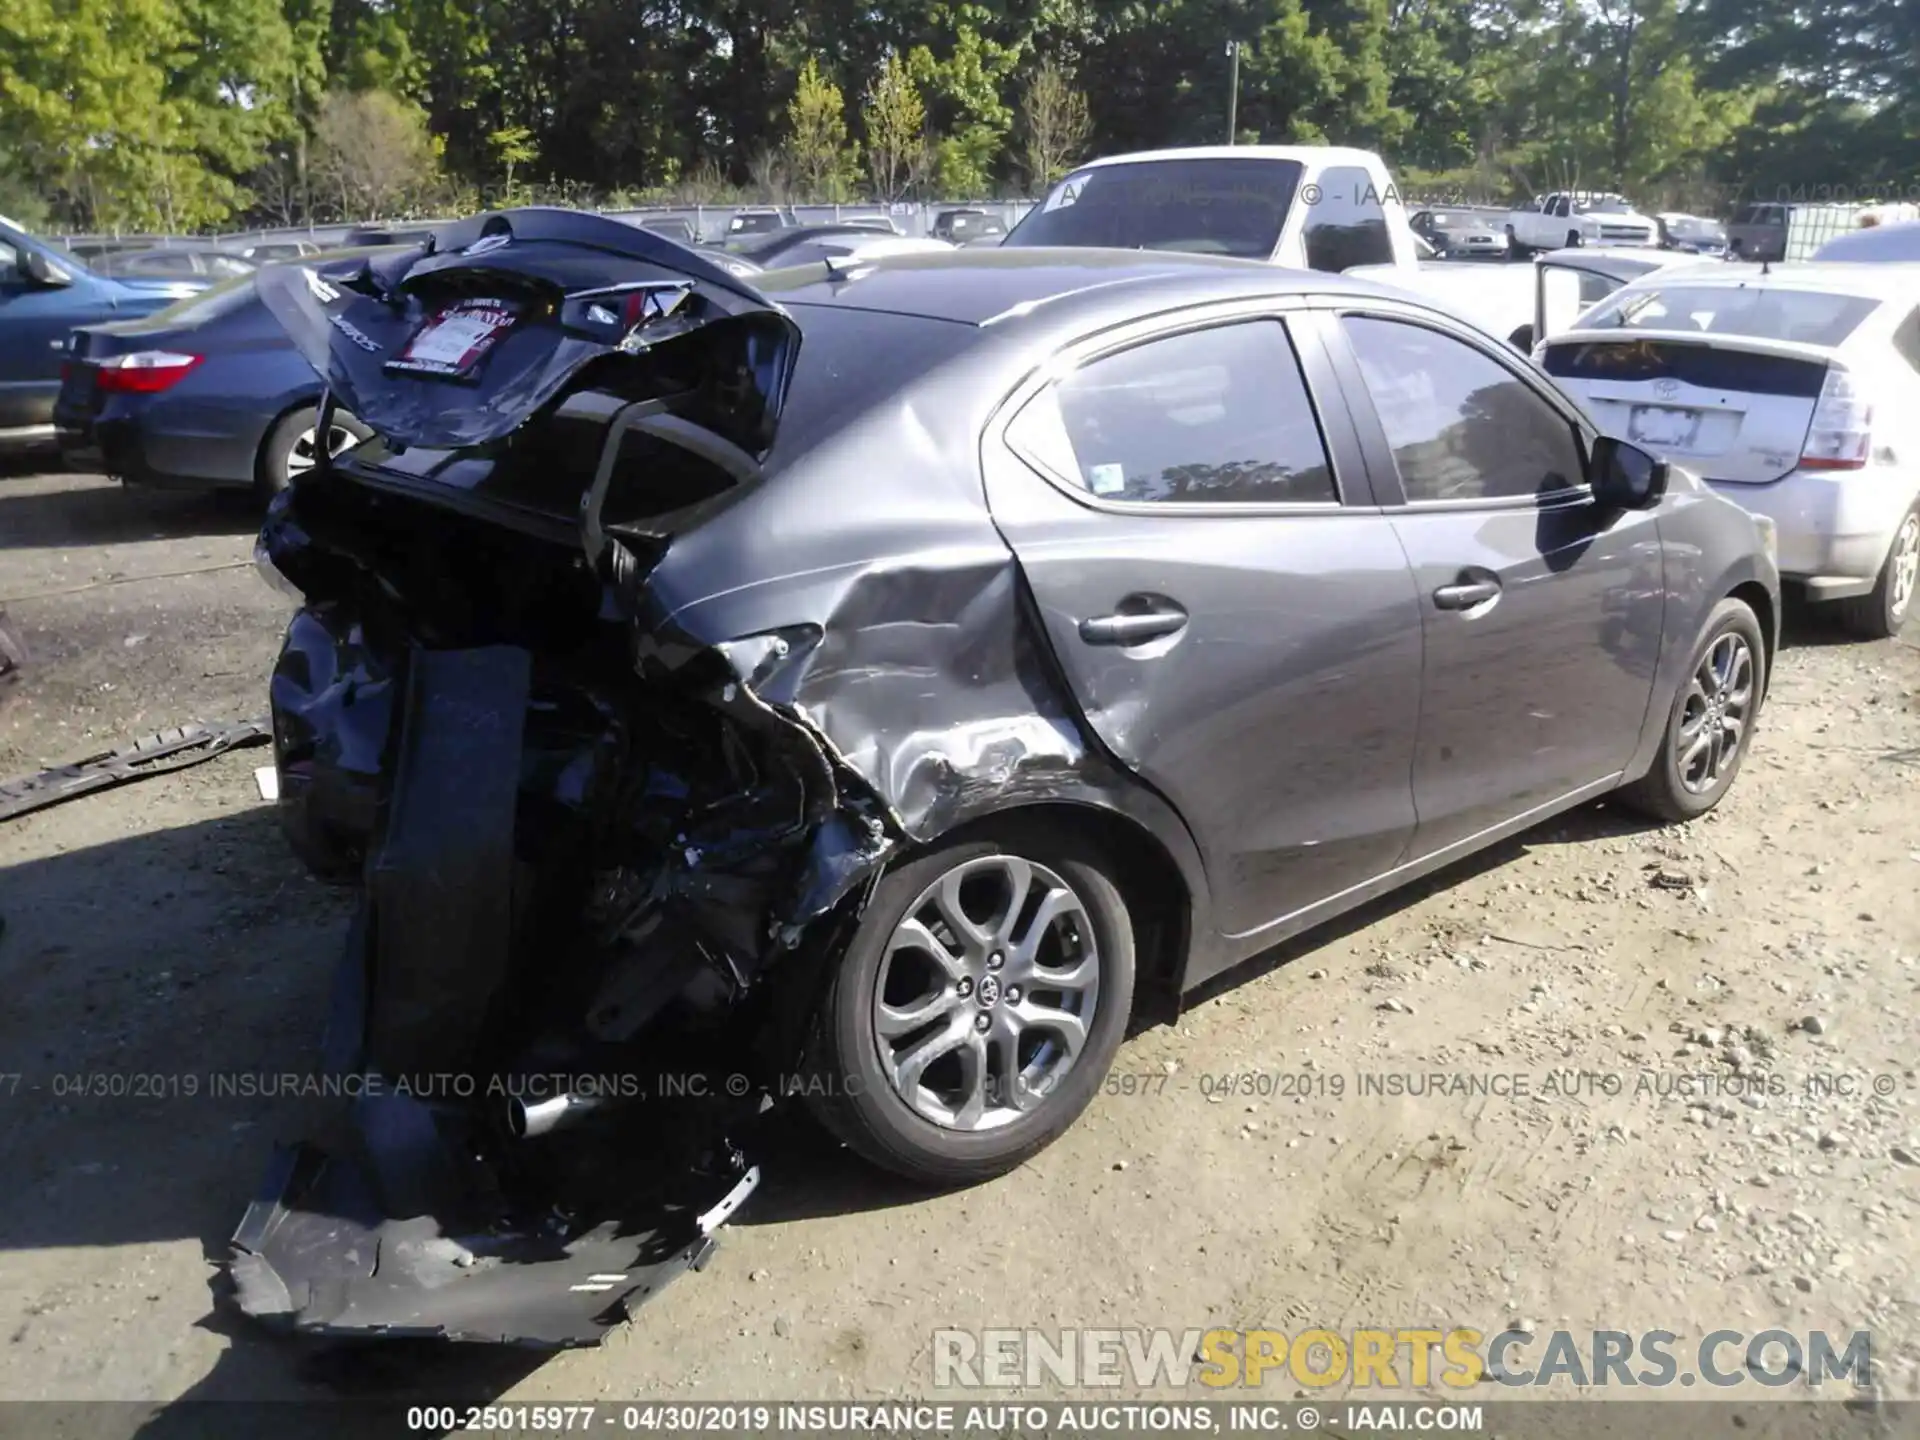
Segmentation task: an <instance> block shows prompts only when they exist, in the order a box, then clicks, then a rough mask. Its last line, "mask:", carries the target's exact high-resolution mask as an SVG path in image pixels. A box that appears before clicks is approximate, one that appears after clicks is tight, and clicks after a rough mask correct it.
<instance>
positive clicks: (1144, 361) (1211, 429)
mask: <svg viewBox="0 0 1920 1440" xmlns="http://www.w3.org/2000/svg"><path fill="white" fill-rule="evenodd" d="M1008 439H1009V442H1010V443H1012V445H1013V446H1014V448H1015V449H1016V450H1019V451H1020V452H1022V453H1023V454H1024V455H1026V456H1028V457H1030V458H1031V459H1032V460H1034V461H1037V462H1038V463H1039V465H1040V466H1041V467H1042V468H1043V469H1045V470H1046V471H1049V472H1051V473H1053V474H1054V475H1056V476H1058V477H1060V478H1061V479H1062V480H1070V481H1072V482H1074V483H1075V484H1076V485H1077V486H1078V487H1080V488H1082V489H1084V490H1085V491H1086V493H1087V494H1089V495H1091V496H1093V497H1095V498H1097V499H1103V500H1116V501H1127V502H1133V503H1139V502H1158V503H1163V504H1164V503H1175V504H1215V505H1300V504H1307V505H1333V504H1337V503H1339V495H1338V494H1337V493H1336V491H1335V488H1334V483H1333V472H1332V469H1331V467H1330V466H1329V464H1328V460H1327V452H1326V446H1325V442H1324V441H1323V439H1322V437H1321V434H1320V427H1319V421H1318V419H1317V418H1316V416H1315V414H1314V410H1313V404H1312V401H1311V400H1310V399H1309V398H1308V395H1307V389H1306V382H1305V379H1304V378H1303V376H1302V375H1301V372H1300V363H1299V360H1298V359H1297V357H1296V356H1295V354H1294V351H1293V346H1292V344H1291V343H1290V341H1289V338H1288V335H1287V331H1286V328H1285V326H1284V325H1282V324H1281V322H1279V321H1277V320H1251V321H1243V322H1236V323H1232V324H1226V325H1215V326H1211V327H1208V328H1206V329H1201V330H1190V331H1186V332H1183V333H1180V334H1175V335H1169V336H1164V337H1160V338H1157V339H1153V340H1148V341H1144V342H1142V343H1141V344H1138V345H1134V346H1131V347H1129V348H1127V349H1125V350H1120V351H1118V352H1116V353H1114V354H1111V355H1105V356H1102V357H1100V358H1098V359H1095V360H1092V361H1089V362H1088V363H1087V364H1085V365H1082V366H1080V367H1079V368H1078V369H1076V370H1075V371H1073V372H1072V373H1071V374H1070V375H1068V376H1067V377H1066V378H1064V379H1062V380H1061V381H1060V382H1059V383H1058V384H1056V385H1055V386H1053V387H1052V388H1051V389H1050V390H1049V391H1044V392H1042V393H1041V394H1040V395H1038V396H1035V397H1034V399H1033V401H1031V402H1030V403H1029V404H1028V405H1027V407H1026V408H1025V409H1024V410H1023V411H1022V412H1021V413H1020V416H1019V418H1018V419H1017V420H1015V422H1014V425H1013V427H1012V428H1011V429H1010V430H1009V432H1008Z"/></svg>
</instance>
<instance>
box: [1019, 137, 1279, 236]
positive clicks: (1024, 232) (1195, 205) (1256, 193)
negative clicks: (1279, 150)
mask: <svg viewBox="0 0 1920 1440" xmlns="http://www.w3.org/2000/svg"><path fill="white" fill-rule="evenodd" d="M1299 183H1300V165H1299V163H1298V162H1296V161H1293V160H1257V159H1246V160H1238V159H1232V160H1229V159H1218V160H1137V161H1129V162H1127V163H1125V164H1120V165H1102V166H1099V167H1098V168H1096V169H1092V170H1082V171H1080V172H1079V173H1077V174H1074V175H1069V176H1068V177H1067V178H1066V179H1065V180H1062V181H1061V182H1060V183H1059V184H1058V185H1056V186H1055V187H1054V188H1053V190H1052V191H1051V192H1049V194H1048V195H1047V198H1046V200H1045V201H1044V202H1043V203H1042V204H1041V205H1040V206H1039V207H1038V208H1037V209H1034V210H1032V211H1030V212H1029V213H1028V214H1027V216H1026V218H1025V219H1023V220H1022V221H1021V222H1020V223H1019V224H1018V225H1016V226H1014V227H1013V230H1012V231H1011V232H1010V233H1009V234H1008V236H1007V238H1006V239H1005V240H1003V241H1002V242H1001V244H1003V245H1080V246H1084V245H1097V246H1108V247H1112V248H1115V249H1122V250H1185V251H1192V252H1195V253H1198V254H1205V255H1234V256H1239V257H1241V258H1243V259H1249V260H1265V259H1267V258H1268V257H1269V256H1271V255H1272V254H1273V250H1274V247H1275V246H1276V245H1278V244H1279V243H1280V230H1281V227H1282V226H1283V225H1285V224H1286V220H1287V209H1288V207H1289V206H1290V205H1291V204H1292V203H1293V193H1294V190H1295V188H1296V187H1297V186H1298V185H1299Z"/></svg>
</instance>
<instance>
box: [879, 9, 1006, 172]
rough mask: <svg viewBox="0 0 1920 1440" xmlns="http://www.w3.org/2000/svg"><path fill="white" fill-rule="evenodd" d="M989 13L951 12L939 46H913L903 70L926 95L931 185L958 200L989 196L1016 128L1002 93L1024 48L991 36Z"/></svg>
mask: <svg viewBox="0 0 1920 1440" xmlns="http://www.w3.org/2000/svg"><path fill="white" fill-rule="evenodd" d="M992 18H993V17H992V12H990V11H988V10H986V9H985V8H984V7H982V6H979V5H959V6H955V7H953V8H952V11H951V14H950V17H949V25H948V27H947V28H948V31H949V35H948V38H947V40H946V42H945V45H944V50H945V53H944V54H941V55H936V53H935V51H934V49H933V47H931V46H928V45H918V46H915V47H914V49H913V50H911V51H910V52H909V53H908V56H907V68H908V70H909V72H910V73H911V74H912V76H913V78H914V81H915V83H917V84H918V85H919V86H920V87H921V90H922V91H923V92H924V93H925V94H926V95H928V96H929V97H931V99H932V105H931V111H932V122H933V131H934V133H935V134H936V135H937V136H938V137H939V138H938V139H936V140H935V142H934V183H935V184H936V185H938V186H939V187H940V189H941V190H942V191H943V192H944V193H946V194H948V195H951V196H953V197H955V198H956V199H960V198H967V199H971V198H976V197H979V196H984V195H986V194H987V193H989V192H990V191H991V189H992V187H993V176H994V172H995V170H996V169H997V168H998V162H999V161H1000V160H1001V158H1002V157H1003V156H1004V155H1005V153H1006V150H1007V140H1008V136H1009V135H1010V134H1011V132H1012V130H1013V119H1014V115H1013V107H1012V106H1010V105H1008V104H1007V102H1006V99H1005V96H1004V94H1003V91H1004V90H1005V87H1006V85H1007V83H1008V80H1009V77H1011V75H1012V74H1013V71H1014V68H1015V67H1016V66H1017V65H1018V64H1019V63H1020V58H1021V55H1022V54H1023V52H1024V45H1022V44H1020V43H1005V42H1002V41H999V40H995V39H992V38H990V37H989V35H988V33H987V30H986V25H987V24H988V23H989V22H990V21H991V20H992Z"/></svg>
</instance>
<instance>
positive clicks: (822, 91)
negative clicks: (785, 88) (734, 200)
mask: <svg viewBox="0 0 1920 1440" xmlns="http://www.w3.org/2000/svg"><path fill="white" fill-rule="evenodd" d="M846 109H847V107H846V99H845V97H844V96H842V95H841V93H840V87H839V86H838V85H836V84H834V83H833V81H831V80H829V79H828V78H827V77H826V76H824V75H822V74H821V73H820V65H819V62H818V61H816V60H812V59H809V60H808V61H807V63H806V66H805V67H804V68H803V69H802V70H801V71H800V75H799V79H798V82H797V84H796V87H795V89H794V94H793V100H792V101H791V103H789V104H788V106H787V126H788V131H787V159H788V163H789V164H790V165H791V166H792V168H793V177H794V180H795V182H796V183H797V184H798V185H799V186H800V188H801V191H802V193H803V194H804V195H805V196H806V198H808V199H810V200H844V199H846V198H847V197H848V195H849V194H850V193H851V182H852V175H853V167H854V165H855V164H856V162H857V160H858V156H857V153H856V152H855V150H854V147H853V145H852V142H850V141H849V140H848V139H847V114H846Z"/></svg>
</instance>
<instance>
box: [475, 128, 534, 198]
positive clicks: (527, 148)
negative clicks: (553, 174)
mask: <svg viewBox="0 0 1920 1440" xmlns="http://www.w3.org/2000/svg"><path fill="white" fill-rule="evenodd" d="M487 142H488V143H489V144H490V145H492V146H493V154H494V158H495V159H496V160H498V161H499V162H500V165H501V168H502V169H504V170H505V171H506V187H507V189H506V200H505V202H504V203H506V204H508V205H513V204H515V203H517V202H516V201H515V199H514V197H515V195H517V194H518V193H519V192H518V191H516V190H515V189H514V184H513V172H514V169H515V168H516V167H517V166H521V165H525V164H526V163H527V162H529V161H530V160H533V159H534V158H536V157H537V156H538V155H539V153H540V152H539V150H538V149H536V148H535V147H534V144H533V132H532V131H531V130H529V129H527V127H526V126H524V125H508V126H506V127H505V128H503V129H500V130H496V131H494V132H493V134H491V135H489V136H488V137H487Z"/></svg>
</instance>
